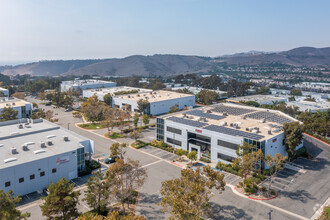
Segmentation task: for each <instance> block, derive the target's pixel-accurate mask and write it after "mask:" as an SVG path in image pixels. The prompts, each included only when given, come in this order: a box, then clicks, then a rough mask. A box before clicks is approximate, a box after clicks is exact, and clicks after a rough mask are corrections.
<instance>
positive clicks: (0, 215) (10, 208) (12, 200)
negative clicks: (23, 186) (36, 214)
mask: <svg viewBox="0 0 330 220" xmlns="http://www.w3.org/2000/svg"><path fill="white" fill-rule="evenodd" d="M20 201H21V197H19V196H17V197H15V196H14V193H13V191H11V190H10V191H8V192H7V193H5V192H4V191H3V190H0V219H3V220H19V219H27V218H28V217H30V213H28V212H26V213H22V212H21V211H19V210H18V209H17V208H16V204H17V203H19V202H20Z"/></svg>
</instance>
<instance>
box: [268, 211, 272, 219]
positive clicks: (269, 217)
mask: <svg viewBox="0 0 330 220" xmlns="http://www.w3.org/2000/svg"><path fill="white" fill-rule="evenodd" d="M272 212H273V210H270V211H269V212H268V219H269V220H272Z"/></svg>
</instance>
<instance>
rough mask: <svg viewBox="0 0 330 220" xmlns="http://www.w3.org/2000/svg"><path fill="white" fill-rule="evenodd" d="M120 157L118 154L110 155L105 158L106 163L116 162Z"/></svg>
mask: <svg viewBox="0 0 330 220" xmlns="http://www.w3.org/2000/svg"><path fill="white" fill-rule="evenodd" d="M118 158H119V157H118V156H113V157H108V158H107V159H105V160H104V163H106V164H110V163H114V162H116V159H118Z"/></svg>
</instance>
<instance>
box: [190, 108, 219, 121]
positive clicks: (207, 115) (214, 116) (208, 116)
mask: <svg viewBox="0 0 330 220" xmlns="http://www.w3.org/2000/svg"><path fill="white" fill-rule="evenodd" d="M186 113H187V114H189V115H195V116H200V117H204V118H209V119H213V120H220V119H223V118H225V117H223V116H221V115H213V114H209V113H205V112H203V111H202V110H197V109H196V110H191V111H188V112H186Z"/></svg>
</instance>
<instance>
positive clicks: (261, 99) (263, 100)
mask: <svg viewBox="0 0 330 220" xmlns="http://www.w3.org/2000/svg"><path fill="white" fill-rule="evenodd" d="M287 100H288V99H287V98H286V97H276V96H272V95H249V96H242V97H234V98H229V99H227V102H231V103H239V102H251V101H252V102H257V103H258V104H259V105H271V104H273V103H276V102H287Z"/></svg>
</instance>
